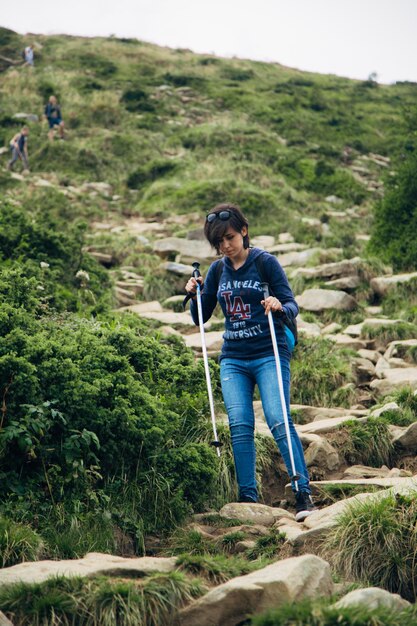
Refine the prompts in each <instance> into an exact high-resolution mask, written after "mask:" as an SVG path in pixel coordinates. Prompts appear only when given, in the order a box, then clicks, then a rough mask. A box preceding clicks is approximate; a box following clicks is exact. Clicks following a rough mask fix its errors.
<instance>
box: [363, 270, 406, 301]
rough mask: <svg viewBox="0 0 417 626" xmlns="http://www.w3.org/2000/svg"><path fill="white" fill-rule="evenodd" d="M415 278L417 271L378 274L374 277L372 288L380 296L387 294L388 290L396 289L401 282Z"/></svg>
mask: <svg viewBox="0 0 417 626" xmlns="http://www.w3.org/2000/svg"><path fill="white" fill-rule="evenodd" d="M413 278H417V272H411V273H409V274H394V275H393V276H378V277H376V278H372V280H371V288H372V289H373V291H374V293H376V294H378V295H379V296H385V295H386V294H387V293H388V291H390V290H392V289H395V288H396V287H397V285H399V284H400V283H408V282H409V281H410V280H412V279H413Z"/></svg>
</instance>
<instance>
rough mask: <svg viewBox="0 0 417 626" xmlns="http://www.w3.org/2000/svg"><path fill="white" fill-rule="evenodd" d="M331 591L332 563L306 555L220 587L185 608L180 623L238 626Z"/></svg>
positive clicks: (286, 560) (265, 568) (279, 562)
mask: <svg viewBox="0 0 417 626" xmlns="http://www.w3.org/2000/svg"><path fill="white" fill-rule="evenodd" d="M332 591H333V582H332V579H331V572H330V566H329V564H328V563H327V562H326V561H324V560H323V559H321V558H320V557H318V556H314V555H312V554H305V555H303V556H298V557H293V558H290V559H284V560H282V561H278V562H276V563H272V564H271V565H268V566H267V567H264V568H263V569H261V570H257V571H256V572H252V573H251V574H247V575H246V576H238V577H237V578H232V579H231V580H229V581H227V582H226V583H224V584H223V585H219V586H218V587H216V588H215V589H212V590H211V591H209V592H208V593H207V594H206V595H205V596H203V597H202V598H200V599H199V600H197V601H196V602H193V603H192V604H191V605H190V606H188V607H187V608H185V609H183V610H182V611H181V613H180V624H181V626H195V625H196V624H198V625H199V626H237V625H238V624H240V623H242V622H243V621H244V620H246V619H247V618H248V616H249V615H255V614H257V613H262V612H263V611H266V610H268V609H271V608H275V607H277V606H280V605H281V604H285V603H289V602H294V601H300V600H301V599H303V598H317V597H326V596H330V595H331V593H332Z"/></svg>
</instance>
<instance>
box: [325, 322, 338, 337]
mask: <svg viewBox="0 0 417 626" xmlns="http://www.w3.org/2000/svg"><path fill="white" fill-rule="evenodd" d="M341 329H342V326H341V325H340V324H338V323H337V322H332V323H331V324H328V325H327V326H325V327H324V328H323V329H322V331H321V334H322V335H333V334H334V333H338V332H339V330H341Z"/></svg>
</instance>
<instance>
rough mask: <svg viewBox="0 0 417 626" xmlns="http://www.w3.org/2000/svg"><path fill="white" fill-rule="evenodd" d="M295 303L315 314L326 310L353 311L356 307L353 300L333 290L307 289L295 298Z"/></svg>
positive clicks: (343, 293)
mask: <svg viewBox="0 0 417 626" xmlns="http://www.w3.org/2000/svg"><path fill="white" fill-rule="evenodd" d="M297 302H298V305H299V306H300V307H301V308H302V309H305V310H306V311H315V312H317V313H319V312H320V311H326V310H327V309H337V310H338V311H353V309H355V308H356V306H357V302H356V300H355V298H352V296H349V295H348V294H347V293H345V292H344V291H337V290H334V289H307V290H306V291H304V292H303V293H302V294H301V296H298V297H297Z"/></svg>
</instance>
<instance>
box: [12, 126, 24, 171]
mask: <svg viewBox="0 0 417 626" xmlns="http://www.w3.org/2000/svg"><path fill="white" fill-rule="evenodd" d="M28 135H29V128H28V127H27V126H23V128H22V130H21V131H20V133H17V134H16V135H15V136H14V137H13V139H12V140H11V142H10V150H11V151H12V158H11V159H10V161H9V162H8V164H7V169H9V170H12V169H13V165H14V164H15V163H16V161H17V160H18V159H20V160H21V161H22V163H23V169H24V170H27V171H29V157H28Z"/></svg>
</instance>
